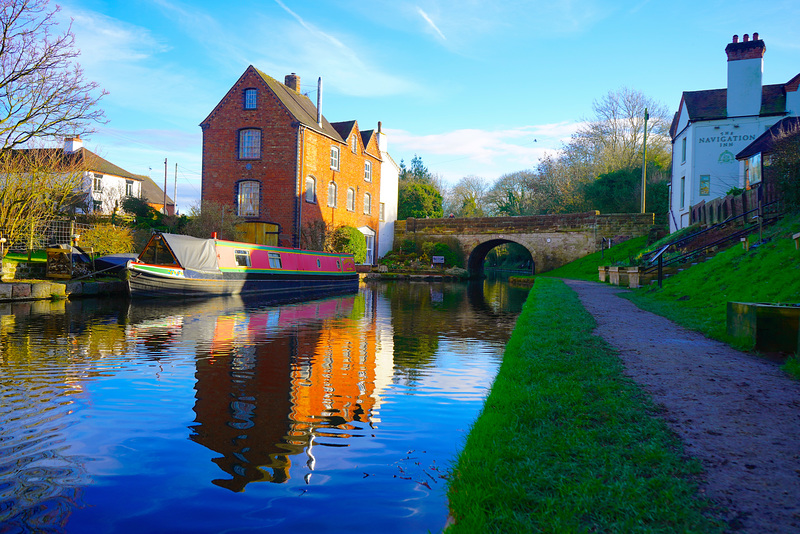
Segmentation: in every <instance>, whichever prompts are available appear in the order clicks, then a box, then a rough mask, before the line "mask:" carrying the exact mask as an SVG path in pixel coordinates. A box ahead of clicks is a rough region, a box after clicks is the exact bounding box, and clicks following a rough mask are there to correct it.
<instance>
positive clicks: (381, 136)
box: [375, 121, 388, 152]
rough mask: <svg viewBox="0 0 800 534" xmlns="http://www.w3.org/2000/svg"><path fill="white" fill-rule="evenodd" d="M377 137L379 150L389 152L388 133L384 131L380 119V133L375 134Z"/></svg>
mask: <svg viewBox="0 0 800 534" xmlns="http://www.w3.org/2000/svg"><path fill="white" fill-rule="evenodd" d="M375 137H377V141H378V150H380V151H381V152H387V149H388V142H387V140H386V134H385V133H383V125H382V124H381V122H380V121H378V133H377V134H375Z"/></svg>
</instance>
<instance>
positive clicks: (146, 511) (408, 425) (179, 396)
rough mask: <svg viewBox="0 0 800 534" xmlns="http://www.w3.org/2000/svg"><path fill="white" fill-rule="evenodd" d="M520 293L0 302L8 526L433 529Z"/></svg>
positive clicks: (389, 289) (1, 469) (404, 287)
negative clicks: (280, 301)
mask: <svg viewBox="0 0 800 534" xmlns="http://www.w3.org/2000/svg"><path fill="white" fill-rule="evenodd" d="M524 298H525V293H524V291H521V290H520V291H518V290H514V289H512V288H509V287H508V286H507V285H502V284H489V283H487V284H485V285H484V284H479V285H477V286H469V287H468V286H466V285H463V284H409V283H404V284H403V283H397V284H382V285H376V286H369V287H365V288H362V290H361V292H360V293H359V294H357V295H350V296H346V297H339V298H330V299H324V300H319V301H313V302H306V303H299V304H291V305H286V306H260V305H258V304H254V303H249V302H242V301H241V300H239V299H214V300H209V301H198V302H190V303H183V304H181V305H174V304H163V303H162V304H139V303H135V304H131V305H129V304H128V303H126V302H113V301H103V300H84V301H77V302H66V303H65V302H61V303H52V304H51V303H34V304H30V303H28V304H14V305H10V304H0V400H1V401H2V402H0V525H2V528H0V532H26V531H43V530H46V531H52V532H59V531H65V532H90V531H91V532H129V531H142V532H159V531H161V532H173V531H177V530H181V531H188V532H217V531H223V530H226V531H235V532H247V531H253V532H259V531H263V530H264V529H266V528H270V527H273V528H277V529H278V530H281V531H285V530H295V531H297V530H300V531H305V530H311V529H312V528H313V529H317V530H322V531H326V532H354V531H357V532H364V531H383V532H387V533H388V532H409V531H427V530H432V531H436V530H439V529H441V527H442V526H443V524H444V521H445V518H446V516H447V508H446V499H445V495H444V486H445V477H446V474H447V469H448V463H449V462H450V461H451V460H452V458H453V457H454V455H455V454H456V453H457V452H458V449H459V448H460V446H461V443H462V440H463V438H464V436H465V434H466V432H467V431H468V429H469V426H470V424H471V422H472V420H473V419H474V418H475V416H476V415H477V413H478V411H479V409H480V406H481V403H482V399H483V397H484V396H485V394H486V391H487V390H488V388H489V387H490V386H491V381H492V379H493V377H494V374H495V372H496V368H497V365H498V363H499V359H500V357H501V354H502V349H503V345H504V343H505V340H506V339H507V337H508V335H509V333H510V331H511V329H512V328H513V323H514V320H515V317H516V314H517V312H518V311H519V309H520V307H521V304H522V301H523V300H524Z"/></svg>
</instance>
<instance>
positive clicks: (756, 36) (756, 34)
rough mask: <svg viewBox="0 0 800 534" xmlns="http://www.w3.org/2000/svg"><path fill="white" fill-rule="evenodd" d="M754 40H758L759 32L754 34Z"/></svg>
mask: <svg viewBox="0 0 800 534" xmlns="http://www.w3.org/2000/svg"><path fill="white" fill-rule="evenodd" d="M753 40H754V41H758V32H756V33H754V34H753Z"/></svg>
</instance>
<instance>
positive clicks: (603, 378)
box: [448, 278, 724, 533]
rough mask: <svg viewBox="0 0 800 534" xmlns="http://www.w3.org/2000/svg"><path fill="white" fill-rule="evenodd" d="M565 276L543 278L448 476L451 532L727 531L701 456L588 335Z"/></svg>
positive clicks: (588, 324) (587, 322)
mask: <svg viewBox="0 0 800 534" xmlns="http://www.w3.org/2000/svg"><path fill="white" fill-rule="evenodd" d="M594 327H595V323H594V319H593V318H592V317H591V315H589V314H588V312H586V310H585V309H584V308H583V306H582V305H581V304H580V301H579V300H578V298H577V295H576V294H575V293H574V292H573V291H572V290H571V289H569V288H568V287H567V286H566V285H565V284H563V282H561V281H558V280H552V279H548V278H540V279H539V280H537V282H536V284H535V285H534V287H533V289H532V290H531V293H530V295H529V297H528V300H527V302H526V304H525V307H524V309H523V311H522V313H521V314H520V316H519V318H518V320H517V326H516V328H515V329H514V333H513V334H512V337H511V339H510V340H509V343H508V345H507V346H506V351H505V355H504V358H503V363H502V365H501V367H500V370H499V373H498V376H497V378H496V379H495V383H494V385H493V387H492V391H491V393H490V395H489V397H488V398H487V400H486V403H485V406H484V409H483V412H482V414H481V416H480V417H479V419H478V420H477V421H476V422H475V424H474V426H473V428H472V430H471V432H470V434H469V437H468V439H467V442H466V445H465V447H464V450H463V452H462V453H461V454H460V456H459V458H458V462H457V464H456V466H455V467H454V470H453V473H452V477H451V480H450V486H449V493H448V497H449V499H450V508H451V512H452V514H453V516H454V517H455V519H456V523H455V525H454V526H452V527H450V529H449V530H448V532H449V533H458V532H503V533H508V532H722V530H723V526H724V525H723V524H722V523H720V522H717V521H715V520H713V519H709V517H707V516H706V515H704V512H705V511H707V506H708V503H707V502H706V501H704V500H702V499H700V498H699V497H698V496H697V487H696V484H695V482H694V480H695V477H696V476H697V475H698V473H699V470H700V468H699V465H698V464H697V463H696V462H695V461H690V460H688V459H687V458H686V457H684V455H683V453H682V450H681V446H680V443H679V442H678V441H677V440H676V438H675V437H674V436H673V435H672V434H671V433H670V432H669V430H668V429H667V427H666V425H665V423H664V422H663V421H662V420H661V419H659V418H658V417H657V413H656V408H655V407H654V406H653V404H652V403H651V401H650V400H649V397H648V396H647V395H645V394H644V393H643V392H642V391H641V390H640V389H639V388H638V387H637V386H636V385H635V384H634V383H633V382H632V381H631V380H629V379H628V378H626V377H625V376H624V375H623V372H622V364H621V362H620V360H619V358H618V357H617V354H616V353H615V352H614V350H613V349H612V348H611V347H610V346H609V345H608V344H607V343H605V342H604V341H603V340H602V339H601V338H599V337H597V336H594V335H592V331H593V329H594Z"/></svg>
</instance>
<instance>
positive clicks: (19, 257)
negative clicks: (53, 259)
mask: <svg viewBox="0 0 800 534" xmlns="http://www.w3.org/2000/svg"><path fill="white" fill-rule="evenodd" d="M3 261H13V262H26V261H28V253H27V252H9V253H8V254H6V255H5V257H4V258H3ZM31 261H34V262H46V261H47V251H46V250H36V251H34V252H33V253H32V254H31Z"/></svg>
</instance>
